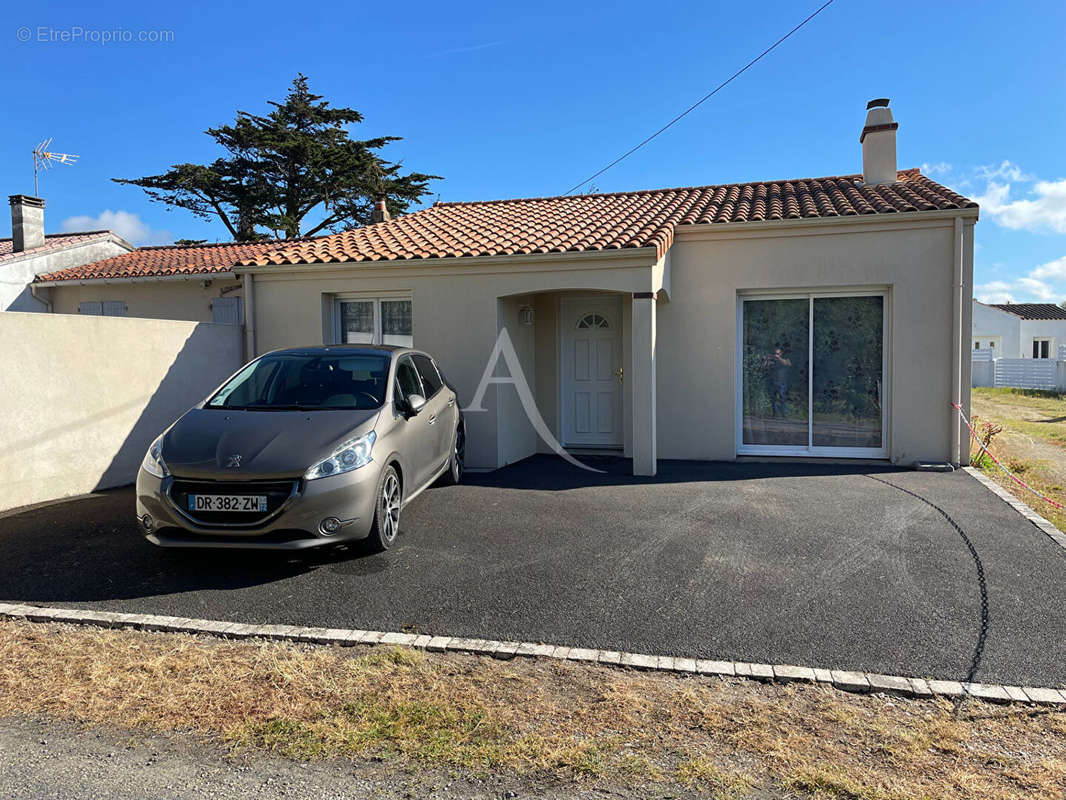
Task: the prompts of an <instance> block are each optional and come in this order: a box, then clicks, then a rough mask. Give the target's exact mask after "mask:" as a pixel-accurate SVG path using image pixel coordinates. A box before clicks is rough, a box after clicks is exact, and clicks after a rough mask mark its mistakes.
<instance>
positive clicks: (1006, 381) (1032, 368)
mask: <svg viewBox="0 0 1066 800" xmlns="http://www.w3.org/2000/svg"><path fill="white" fill-rule="evenodd" d="M972 353H973V355H972V369H971V372H970V381H971V382H970V385H971V386H972V387H975V388H976V387H978V386H995V387H1014V388H1018V389H1046V390H1049V391H1059V392H1062V391H1066V360H1063V359H1061V358H1060V359H1059V360H1057V361H1053V360H1052V359H1050V358H993V357H992V351H991V350H974V351H972ZM1059 355H1062V353H1061V352H1060V354H1059Z"/></svg>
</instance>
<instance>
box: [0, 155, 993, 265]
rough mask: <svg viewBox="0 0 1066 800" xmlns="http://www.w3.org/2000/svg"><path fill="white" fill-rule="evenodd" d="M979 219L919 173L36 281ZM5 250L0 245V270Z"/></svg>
mask: <svg viewBox="0 0 1066 800" xmlns="http://www.w3.org/2000/svg"><path fill="white" fill-rule="evenodd" d="M976 207H977V204H976V203H974V202H973V201H972V200H968V199H966V198H965V197H963V196H961V195H959V194H956V193H955V192H953V191H951V190H950V189H948V188H946V187H944V186H941V185H939V184H937V183H935V182H933V181H931V180H930V179H929V178H927V177H925V176H924V175H922V174H921V173H920V172H919V171H918V170H916V169H914V170H904V171H902V172H900V173H899V181H898V182H897V183H894V184H889V185H885V186H863V185H861V183H860V177H859V176H858V175H844V176H836V177H828V178H804V179H798V180H790V181H764V182H757V183H744V184H729V185H725V186H693V187H686V188H678V189H658V190H647V191H638V192H620V193H616V194H590V195H571V196H562V197H537V198H528V199H518V200H491V201H487V202H472V203H437V204H436V205H434V206H432V207H431V208H427V209H424V210H422V211H416V212H415V213H413V214H408V215H406V216H402V217H397V218H395V219H392V220H388V221H386V222H380V223H377V224H375V225H368V226H366V227H363V228H358V229H355V230H351V231H345V232H343V233H337V234H333V235H330V236H320V237H317V238H310V239H298V240H289V241H277V240H274V241H269V242H231V243H226V244H213V245H193V246H187V247H186V246H170V247H144V248H140V249H138V250H135V251H133V252H131V253H126V254H124V255H120V256H116V257H114V258H109V259H107V260H105V261H98V262H96V263H95V264H86V265H85V266H81V267H73V268H70V269H65V270H61V271H59V272H53V273H51V274H48V275H41V276H40V277H39V278H37V280H38V281H63V280H92V279H98V278H105V279H106V278H132V277H150V276H160V275H181V274H189V275H192V274H200V273H213V272H229V271H230V270H231V269H232V268H233V267H234V266H235V265H237V264H241V265H250V266H251V265H255V266H269V265H278V264H335V263H345V262H375V261H395V260H399V259H406V260H419V259H444V258H468V257H473V256H499V255H514V254H519V253H520V254H529V253H564V252H587V251H602V250H620V249H627V248H639V247H653V248H655V250H656V252H657V253H659V254H662V253H664V252H666V250H667V249H669V247H670V245H671V244H672V243H673V240H674V232H675V230H676V228H677V226H679V225H695V224H707V223H712V224H725V223H744V222H762V221H774V220H793V219H815V218H820V217H837V216H856V215H870V214H896V213H901V212H914V211H933V210H940V209H953V208H976ZM88 235H89V234H72V236H88ZM4 241H5V240H0V259H2V258H3V242H4ZM6 241H8V242H9V241H10V240H6Z"/></svg>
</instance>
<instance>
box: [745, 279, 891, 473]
mask: <svg viewBox="0 0 1066 800" xmlns="http://www.w3.org/2000/svg"><path fill="white" fill-rule="evenodd" d="M738 328H739V330H738V334H739V337H738V338H739V344H740V348H739V349H740V352H739V353H738V364H739V373H740V374H739V378H740V380H739V382H738V383H739V385H738V391H739V395H740V396H739V398H738V411H739V414H738V418H739V419H738V422H739V430H738V432H737V452H738V453H740V454H757V453H761V454H766V455H774V454H777V455H813V456H837V457H874V458H877V457H883V456H885V455H887V441H886V438H885V419H886V414H885V394H884V386H885V364H886V359H885V295H884V294H882V293H876V294H859V295H845V294H821V293H819V294H812V293H808V294H797V295H790V296H787V297H761V296H760V297H750V298H743V299H742V300H741V301H740V308H739V325H738Z"/></svg>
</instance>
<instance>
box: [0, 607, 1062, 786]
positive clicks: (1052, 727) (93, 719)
mask: <svg viewBox="0 0 1066 800" xmlns="http://www.w3.org/2000/svg"><path fill="white" fill-rule="evenodd" d="M22 714H47V715H51V716H54V717H58V718H62V719H67V720H74V721H78V722H82V723H89V724H97V723H104V724H114V725H119V726H125V727H129V728H148V729H158V730H191V731H194V732H197V733H200V734H207V735H210V736H214V737H217V738H219V739H221V740H222V741H224V742H226V743H227V744H228V745H229V746H230V747H233V748H237V749H245V750H253V751H254V750H256V749H261V748H262V749H267V750H271V751H274V752H277V753H280V754H284V755H287V756H289V757H292V758H297V759H316V758H335V757H340V758H348V759H368V758H374V759H387V760H392V761H394V762H395V763H397V764H410V765H414V766H439V767H445V768H451V769H457V770H463V771H467V772H470V773H473V774H479V775H481V774H491V773H496V774H500V773H507V774H519V775H525V776H532V777H534V778H538V779H550V780H554V781H563V782H568V781H585V782H595V783H598V784H614V785H622V786H627V787H632V786H644V785H647V786H651V785H656V786H660V787H663V786H666V785H670V786H676V787H677V789H678V790H680V791H689V792H693V793H698V794H700V795H703V796H712V797H718V798H743V797H748V796H752V795H753V794H754V795H758V796H760V797H766V796H784V795H786V794H787V795H788V796H795V795H797V794H798V795H799V796H809V797H824V798H861V799H862V800H897V799H900V798H924V797H928V798H938V800H939V798H981V800H998V799H999V798H1003V799H1005V798H1015V797H1020V796H1025V797H1031V798H1061V796H1062V787H1063V785H1064V782H1066V714H1062V713H1058V712H1046V711H1039V710H1033V709H1025V708H1000V707H993V706H986V705H982V704H973V705H971V706H968V707H967V711H966V713H964V714H963V716H961V717H959V718H956V717H955V716H953V715H952V713H951V708H950V706H949V705H948V704H947V703H943V702H939V701H931V700H926V701H916V700H899V699H886V698H878V697H862V696H855V695H846V694H843V693H840V692H836V691H834V690H831V689H826V688H822V687H816V686H798V685H791V686H785V687H782V686H773V685H761V684H757V683H753V682H743V681H720V680H709V679H697V678H681V677H674V676H670V675H658V674H650V673H638V672H628V671H622V670H611V669H607V668H601V667H590V666H582V665H578V664H568V663H557V662H549V661H534V660H524V659H519V660H515V661H512V662H500V661H493V660H491V659H484V658H476V657H472V656H453V655H447V656H445V655H438V654H425V653H421V652H418V651H412V650H403V649H386V648H380V649H360V648H325V647H302V646H297V645H290V644H284V643H266V642H249V641H243V642H232V641H222V640H213V639H200V638H196V637H192V636H176V635H170V634H149V633H141V632H133V631H109V630H99V629H90V628H75V627H70V626H60V625H35V624H30V623H22V622H11V621H8V622H0V715H6V716H11V715H22Z"/></svg>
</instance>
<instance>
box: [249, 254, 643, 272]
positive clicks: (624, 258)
mask: <svg viewBox="0 0 1066 800" xmlns="http://www.w3.org/2000/svg"><path fill="white" fill-rule="evenodd" d="M659 258H660V255H659V253H658V251H657V250H656V248H655V247H627V248H617V249H611V250H565V251H562V252H554V253H514V254H512V255H497V256H455V257H448V258H409V259H392V260H389V259H379V260H377V261H326V262H316V263H313V264H308V263H301V264H267V265H259V264H256V265H253V266H237V267H234V268H233V272H234V273H235V274H237V275H243V274H256V273H270V274H275V273H304V272H322V271H329V270H338V269H339V270H343V269H349V268H356V269H404V268H408V269H410V268H416V269H440V270H442V271H455V270H457V269H458V270H463V269H465V268H467V267H470V268H474V269H476V268H479V267H492V266H498V265H504V264H506V265H515V264H528V265H530V266H533V267H536V266H541V265H544V264H550V263H553V262H559V261H570V262H572V261H581V262H587V263H588V264H589V265H590V266H593V265H600V266H604V267H611V266H617V265H618V263H619V262H625V266H645V265H646V266H652V265H654V264H655V263H656V262H657V261H658V260H659Z"/></svg>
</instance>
